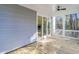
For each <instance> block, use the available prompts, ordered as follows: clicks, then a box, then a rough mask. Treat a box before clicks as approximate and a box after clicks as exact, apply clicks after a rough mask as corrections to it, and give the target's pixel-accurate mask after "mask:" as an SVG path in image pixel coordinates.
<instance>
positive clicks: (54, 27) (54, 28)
mask: <svg viewBox="0 0 79 59" xmlns="http://www.w3.org/2000/svg"><path fill="white" fill-rule="evenodd" d="M55 19H56V18H55V17H53V34H55V30H56V24H55V22H56V21H55Z"/></svg>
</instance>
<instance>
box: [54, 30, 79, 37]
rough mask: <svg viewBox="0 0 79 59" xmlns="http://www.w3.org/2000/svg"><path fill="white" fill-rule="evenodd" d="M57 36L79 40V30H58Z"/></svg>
mask: <svg viewBox="0 0 79 59" xmlns="http://www.w3.org/2000/svg"><path fill="white" fill-rule="evenodd" d="M55 35H62V36H65V37H72V38H79V30H63V29H56V30H55Z"/></svg>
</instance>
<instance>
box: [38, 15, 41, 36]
mask: <svg viewBox="0 0 79 59" xmlns="http://www.w3.org/2000/svg"><path fill="white" fill-rule="evenodd" d="M41 36H42V17H41V16H38V37H41Z"/></svg>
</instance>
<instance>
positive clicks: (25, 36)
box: [0, 5, 36, 53]
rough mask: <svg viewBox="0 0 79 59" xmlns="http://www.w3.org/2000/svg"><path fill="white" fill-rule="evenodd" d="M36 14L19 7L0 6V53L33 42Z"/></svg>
mask: <svg viewBox="0 0 79 59" xmlns="http://www.w3.org/2000/svg"><path fill="white" fill-rule="evenodd" d="M35 33H36V12H35V11H33V10H30V9H28V8H25V7H21V6H19V5H0V53H5V52H8V51H10V50H13V49H16V48H19V47H21V46H24V45H27V44H29V43H32V42H34V41H35V38H36V37H33V36H34V35H35Z"/></svg>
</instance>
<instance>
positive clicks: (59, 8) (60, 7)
mask: <svg viewBox="0 0 79 59" xmlns="http://www.w3.org/2000/svg"><path fill="white" fill-rule="evenodd" d="M60 10H66V8H62V6H57V11H60Z"/></svg>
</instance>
